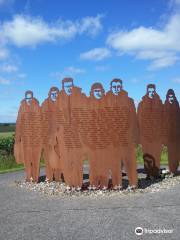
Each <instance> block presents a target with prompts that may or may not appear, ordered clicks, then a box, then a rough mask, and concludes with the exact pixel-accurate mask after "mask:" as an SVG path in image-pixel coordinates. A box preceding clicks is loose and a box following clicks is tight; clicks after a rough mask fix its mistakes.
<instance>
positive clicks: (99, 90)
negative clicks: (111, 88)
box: [93, 88, 103, 99]
mask: <svg viewBox="0 0 180 240" xmlns="http://www.w3.org/2000/svg"><path fill="white" fill-rule="evenodd" d="M93 94H94V97H95V98H96V99H101V98H102V96H103V91H102V88H95V89H94V90H93Z"/></svg>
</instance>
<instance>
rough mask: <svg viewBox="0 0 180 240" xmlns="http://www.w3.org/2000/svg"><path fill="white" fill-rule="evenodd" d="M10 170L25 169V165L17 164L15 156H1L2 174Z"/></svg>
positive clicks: (0, 166)
mask: <svg viewBox="0 0 180 240" xmlns="http://www.w3.org/2000/svg"><path fill="white" fill-rule="evenodd" d="M10 169H11V170H12V169H17V170H18V169H23V165H22V164H17V163H16V161H15V158H14V156H13V155H7V156H0V173H1V172H4V171H9V170H10Z"/></svg>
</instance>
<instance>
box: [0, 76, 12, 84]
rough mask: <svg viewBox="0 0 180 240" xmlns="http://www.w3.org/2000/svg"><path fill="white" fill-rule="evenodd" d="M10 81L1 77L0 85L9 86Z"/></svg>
mask: <svg viewBox="0 0 180 240" xmlns="http://www.w3.org/2000/svg"><path fill="white" fill-rule="evenodd" d="M9 84H10V81H9V80H8V79H6V78H3V77H0V85H9Z"/></svg>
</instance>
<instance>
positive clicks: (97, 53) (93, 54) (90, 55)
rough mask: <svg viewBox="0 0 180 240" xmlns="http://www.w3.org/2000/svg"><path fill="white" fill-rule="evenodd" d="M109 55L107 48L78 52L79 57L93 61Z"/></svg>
mask: <svg viewBox="0 0 180 240" xmlns="http://www.w3.org/2000/svg"><path fill="white" fill-rule="evenodd" d="M110 56H111V52H110V50H109V49H107V48H94V49H91V50H89V51H87V52H84V53H81V54H80V58H81V59H84V60H93V61H101V60H103V59H105V58H108V57H110Z"/></svg>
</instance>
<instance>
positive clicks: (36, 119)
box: [15, 91, 42, 182]
mask: <svg viewBox="0 0 180 240" xmlns="http://www.w3.org/2000/svg"><path fill="white" fill-rule="evenodd" d="M41 124H42V122H41V109H40V106H39V102H38V100H37V99H36V98H34V97H33V92H32V91H27V92H26V93H25V99H24V100H22V102H21V106H20V109H19V112H18V118H17V125H16V137H15V157H16V161H17V162H18V163H19V162H21V163H24V166H25V171H26V180H27V181H31V180H33V181H34V182H38V178H39V163H40V157H41V150H42V131H41V130H42V129H41Z"/></svg>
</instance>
